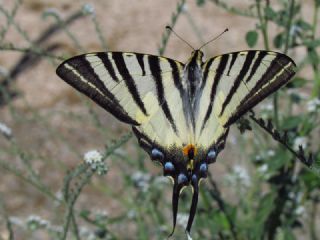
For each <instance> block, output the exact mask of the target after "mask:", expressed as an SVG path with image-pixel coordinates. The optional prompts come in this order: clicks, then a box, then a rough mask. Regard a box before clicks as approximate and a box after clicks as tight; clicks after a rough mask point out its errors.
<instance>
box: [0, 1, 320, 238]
mask: <svg viewBox="0 0 320 240" xmlns="http://www.w3.org/2000/svg"><path fill="white" fill-rule="evenodd" d="M319 4H320V3H319V1H316V0H314V1H313V0H306V1H297V0H295V1H294V0H286V1H284V0H278V1H276V0H274V1H272V0H270V1H262V0H255V1H254V0H244V1H235V0H228V1H227V0H225V1H222V0H221V1H218V0H197V1H195V0H193V1H192V0H189V1H173V0H162V1H148V0H140V1H128V0H105V1H102V0H91V1H90V2H88V1H67V0H56V1H44V0H42V1H41V0H0V89H1V92H0V132H1V134H0V182H1V184H0V213H1V215H0V239H164V238H166V237H167V236H168V234H169V233H170V232H171V227H172V226H171V223H172V217H171V190H172V186H171V183H170V181H169V180H168V179H166V178H164V177H162V169H161V167H159V166H156V165H155V164H153V163H152V162H151V160H150V159H149V157H148V156H147V154H146V153H145V152H143V151H142V150H141V149H140V148H139V146H138V144H137V141H136V139H135V138H134V137H132V136H131V134H130V130H131V129H130V127H128V126H126V125H124V124H121V123H119V122H118V121H117V120H116V119H115V118H114V117H112V116H111V115H110V114H108V113H106V112H105V111H104V110H102V109H101V108H100V107H98V106H97V105H95V104H94V103H93V102H91V101H90V100H89V99H87V98H86V97H83V96H81V95H80V94H79V93H77V92H76V91H75V90H74V89H73V88H71V87H70V86H69V85H67V84H66V83H65V82H63V81H62V80H61V79H59V78H58V76H57V75H56V74H55V69H56V67H57V66H58V64H59V63H61V62H62V61H63V59H66V58H68V57H71V56H74V55H78V54H81V53H87V52H95V51H106V50H108V51H129V52H141V53H150V54H155V55H158V54H161V55H164V56H166V57H170V58H173V59H176V60H179V61H181V62H186V61H187V60H188V58H189V56H190V54H191V49H190V48H189V47H188V46H187V45H186V44H184V43H183V42H182V41H180V40H179V39H178V38H176V37H175V36H173V35H171V36H169V34H168V32H167V31H166V30H165V26H166V25H170V26H172V27H173V29H174V30H175V31H176V32H177V33H178V34H180V35H181V36H182V37H183V38H184V39H185V40H186V41H187V42H188V43H190V44H191V45H192V46H193V47H194V48H198V47H199V46H201V45H202V44H203V43H204V42H206V41H208V40H210V39H212V38H213V37H214V36H217V35H218V34H219V33H221V32H222V31H223V30H224V29H225V28H229V31H228V32H227V33H225V34H223V36H222V37H220V38H219V39H218V40H216V41H214V42H213V43H211V44H209V45H207V46H206V47H205V49H204V50H205V55H206V57H207V58H210V57H211V56H215V55H218V54H223V53H227V52H232V51H240V50H245V49H251V48H252V49H268V50H275V51H279V52H284V53H286V54H287V55H289V56H290V57H291V58H292V59H294V60H295V62H296V63H297V65H298V74H297V76H296V77H295V79H294V80H293V81H292V82H291V83H290V85H289V86H288V87H286V88H285V89H284V90H282V91H281V92H280V93H279V94H277V95H276V96H272V97H270V99H267V100H265V101H264V102H263V103H261V104H260V105H259V106H258V107H257V108H256V109H255V110H256V115H257V118H258V117H259V118H260V117H262V118H263V119H264V120H265V121H267V120H268V119H271V120H272V122H273V126H274V127H275V128H272V127H270V126H269V128H268V129H269V130H271V132H272V133H271V134H270V133H269V134H268V133H266V132H265V131H264V130H263V129H262V127H261V126H259V125H257V124H256V123H254V121H252V120H250V121H249V120H248V119H244V121H242V122H241V124H238V125H237V126H236V125H235V126H234V127H233V128H232V129H231V133H230V134H229V138H228V143H227V146H226V149H225V150H224V151H223V152H222V153H221V154H220V155H219V157H218V161H217V163H215V164H214V165H211V166H210V172H211V178H210V180H209V181H206V182H204V183H203V184H202V192H201V194H200V200H199V201H200V202H199V206H198V213H197V216H196V219H195V223H194V226H193V231H192V233H193V234H192V235H193V239H263V238H265V239H313V240H315V239H319V238H320V236H319V235H320V232H319V229H317V227H316V226H317V224H318V225H319V224H320V223H319V220H318V219H319V216H318V213H317V207H318V204H319V199H320V198H319V183H320V182H319V168H318V167H317V164H316V163H317V162H318V161H319V157H318V156H319V154H318V153H319V149H320V148H319V127H318V125H319V116H318V115H319V109H320V100H319V96H320V75H319V72H318V66H319V56H318V52H319V51H318V46H319V45H320V39H319V28H318V23H319V21H318V10H319ZM239 129H241V130H246V131H244V133H243V134H242V133H241V132H240V131H239ZM248 129H252V131H250V130H248ZM274 129H277V130H279V131H283V132H280V133H281V134H282V133H284V132H286V134H287V135H288V138H286V139H284V140H285V141H283V142H285V143H286V144H287V146H283V144H281V143H279V141H278V142H277V141H275V140H274V139H273V137H272V136H273V135H274ZM281 136H282V135H281ZM299 146H301V148H300V147H299ZM288 147H290V148H291V149H292V150H294V151H296V154H297V155H299V156H298V157H297V156H294V155H293V154H292V153H290V150H288ZM89 151H99V152H100V153H101V154H102V155H103V159H104V161H103V163H101V164H100V165H99V164H98V165H97V166H92V165H90V164H88V163H86V162H85V157H84V155H85V154H86V153H87V152H89ZM95 153H96V152H95ZM309 153H312V155H311V158H310V157H309V156H310V155H309ZM91 154H92V152H91ZM299 160H301V161H299ZM309 160H310V161H309ZM301 162H302V163H301ZM305 165H312V167H311V168H309V167H306V166H305ZM190 195H191V191H190V190H189V189H188V190H186V191H184V193H183V195H182V200H181V206H180V208H179V216H178V226H177V229H176V233H175V235H174V238H173V239H185V238H186V236H185V234H184V228H185V226H186V220H187V217H188V209H189V204H190V202H191V201H190V200H191V197H190Z"/></svg>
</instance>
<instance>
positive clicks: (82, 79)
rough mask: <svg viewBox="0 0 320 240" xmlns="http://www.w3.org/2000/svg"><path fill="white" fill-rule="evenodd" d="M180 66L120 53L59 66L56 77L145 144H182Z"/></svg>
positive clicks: (78, 58)
mask: <svg viewBox="0 0 320 240" xmlns="http://www.w3.org/2000/svg"><path fill="white" fill-rule="evenodd" d="M183 68H184V65H183V64H182V63H180V62H178V61H174V60H172V59H169V58H164V57H159V56H154V55H148V54H140V53H123V52H106V53H89V54H84V55H80V56H76V57H73V58H71V59H68V60H67V61H65V62H63V63H62V64H61V65H60V66H59V67H58V69H57V74H58V75H59V76H60V77H61V78H62V79H64V80H65V81H66V82H67V83H69V84H70V85H71V86H73V87H74V88H76V89H77V90H79V91H80V92H82V93H84V94H85V95H87V96H88V97H90V98H91V99H92V100H94V101H95V102H96V103H98V104H99V105H100V106H101V107H103V108H104V109H106V110H107V111H108V112H110V113H112V114H113V115H114V116H115V117H116V118H118V119H119V120H121V121H123V122H125V123H128V124H131V125H135V126H136V127H137V128H138V129H139V130H140V131H142V132H143V133H144V134H145V135H147V136H148V137H149V139H150V141H155V142H159V143H161V144H164V145H172V144H174V143H176V144H177V143H179V142H180V143H181V139H182V138H183V136H182V135H183V134H186V133H187V131H186V125H185V124H184V119H182V118H181V116H183V115H181V114H180V113H181V112H182V111H183V109H182V108H183V106H182V100H181V98H180V93H179V92H180V89H181V76H182V73H183Z"/></svg>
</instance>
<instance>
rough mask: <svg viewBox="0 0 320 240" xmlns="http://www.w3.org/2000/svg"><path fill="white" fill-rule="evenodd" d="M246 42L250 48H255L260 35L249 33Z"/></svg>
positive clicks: (255, 32) (253, 32)
mask: <svg viewBox="0 0 320 240" xmlns="http://www.w3.org/2000/svg"><path fill="white" fill-rule="evenodd" d="M246 41H247V44H248V46H249V47H251V48H252V47H254V46H255V45H256V44H257V41H258V33H257V31H249V32H247V34H246Z"/></svg>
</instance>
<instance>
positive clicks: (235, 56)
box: [227, 52, 239, 76]
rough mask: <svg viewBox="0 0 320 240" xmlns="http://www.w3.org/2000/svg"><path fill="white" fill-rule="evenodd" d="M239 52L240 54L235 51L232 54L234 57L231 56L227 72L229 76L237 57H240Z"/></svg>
mask: <svg viewBox="0 0 320 240" xmlns="http://www.w3.org/2000/svg"><path fill="white" fill-rule="evenodd" d="M238 54H239V52H234V53H232V54H231V55H232V58H231V62H230V66H229V70H228V73H227V75H228V76H229V75H230V72H231V69H232V67H233V65H234V63H235V62H236V59H237V57H238Z"/></svg>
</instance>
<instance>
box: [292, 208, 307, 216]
mask: <svg viewBox="0 0 320 240" xmlns="http://www.w3.org/2000/svg"><path fill="white" fill-rule="evenodd" d="M305 211H306V209H305V207H304V206H299V207H297V208H296V209H295V211H294V212H295V214H297V215H302V214H304V213H305Z"/></svg>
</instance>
